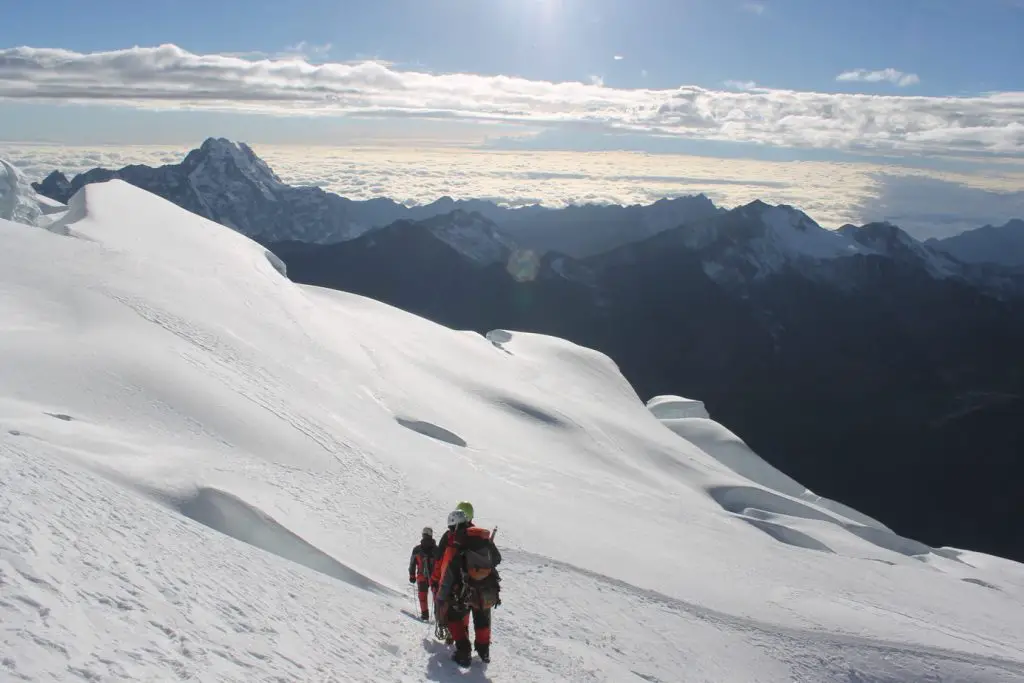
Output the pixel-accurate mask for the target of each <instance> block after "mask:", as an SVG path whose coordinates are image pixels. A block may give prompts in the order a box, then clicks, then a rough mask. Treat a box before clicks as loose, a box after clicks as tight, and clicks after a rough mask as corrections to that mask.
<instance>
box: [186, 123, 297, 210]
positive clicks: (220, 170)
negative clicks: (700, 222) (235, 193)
mask: <svg viewBox="0 0 1024 683" xmlns="http://www.w3.org/2000/svg"><path fill="white" fill-rule="evenodd" d="M182 166H183V167H184V168H185V169H186V170H187V172H188V175H189V178H190V180H191V181H192V182H193V183H195V184H196V185H197V186H201V187H204V188H206V189H207V191H209V190H211V189H213V190H216V189H219V188H221V187H222V186H223V187H224V190H225V191H227V190H229V188H230V186H231V184H232V183H236V182H238V181H239V180H243V179H244V180H245V181H248V182H249V183H251V184H252V185H254V186H256V187H257V188H258V189H259V191H260V192H261V193H262V194H263V195H264V197H266V198H267V199H273V198H274V191H275V190H280V189H282V188H283V187H287V186H286V185H285V184H284V183H282V182H281V179H280V178H278V177H277V175H276V174H275V173H274V172H273V171H272V170H271V169H270V167H269V166H268V165H267V164H266V162H265V161H263V160H262V159H260V158H259V157H258V156H256V153H255V152H253V151H252V148H251V147H249V145H247V144H245V143H244V142H239V143H235V142H232V141H230V140H227V139H225V138H207V139H206V140H205V141H204V142H203V144H202V145H201V146H200V147H199V149H195V150H192V151H191V152H189V154H188V156H186V157H185V161H184V162H183V163H182Z"/></svg>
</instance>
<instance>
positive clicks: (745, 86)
mask: <svg viewBox="0 0 1024 683" xmlns="http://www.w3.org/2000/svg"><path fill="white" fill-rule="evenodd" d="M722 85H724V86H725V87H726V88H729V89H731V90H753V89H754V88H756V87H757V83H755V82H754V81H726V82H725V83H723V84H722Z"/></svg>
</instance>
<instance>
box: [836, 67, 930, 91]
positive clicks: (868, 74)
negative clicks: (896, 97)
mask: <svg viewBox="0 0 1024 683" xmlns="http://www.w3.org/2000/svg"><path fill="white" fill-rule="evenodd" d="M836 80H837V81H856V82H861V83H881V82H883V81H884V82H888V83H892V84H893V85H898V86H899V87H901V88H905V87H906V86H908V85H917V84H918V83H920V82H921V79H920V78H918V76H917V74H911V73H904V72H903V71H900V70H899V69H892V68H889V69H879V70H877V71H868V70H867V69H853V70H851V71H844V72H843V73H841V74H839V75H838V76H836Z"/></svg>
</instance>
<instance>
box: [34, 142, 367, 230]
mask: <svg viewBox="0 0 1024 683" xmlns="http://www.w3.org/2000/svg"><path fill="white" fill-rule="evenodd" d="M113 178H118V179H120V180H124V181H125V182H128V183H130V184H132V185H135V186H137V187H140V188H142V189H144V190H147V191H149V192H152V193H153V194H155V195H158V196H160V197H163V198H165V199H167V200H170V201H172V202H174V203H175V204H177V205H178V206H180V207H182V208H184V209H187V210H189V211H191V212H193V213H196V214H198V215H200V216H203V217H204V218H208V219H210V220H213V221H216V222H218V223H221V224H223V225H226V226H228V227H230V228H233V229H235V230H237V231H238V232H240V233H242V234H243V235H246V236H247V237H251V238H253V239H256V240H260V241H277V240H284V239H293V240H303V241H309V242H327V241H336V240H344V239H351V238H353V237H356V236H358V235H360V234H362V233H363V232H366V231H367V230H369V229H370V228H371V227H372V225H371V224H367V223H365V222H363V221H362V220H361V218H362V217H361V216H360V215H359V213H358V212H356V211H352V209H351V204H352V202H351V201H350V200H348V199H345V198H343V197H339V196H338V195H335V194H331V193H328V192H324V191H323V190H321V189H320V188H316V187H292V186H290V185H286V184H285V183H283V182H281V179H280V178H278V177H277V175H275V174H274V172H273V171H272V170H271V169H270V167H269V166H267V164H266V163H264V162H263V160H261V159H260V158H259V157H258V156H256V154H255V153H254V152H253V151H252V149H251V148H250V147H249V146H248V145H246V144H244V143H240V144H236V143H233V142H231V141H229V140H225V139H223V138H209V139H207V140H206V141H205V142H204V143H203V144H202V146H201V147H200V148H199V149H195V150H192V151H191V152H189V153H188V155H187V156H186V157H185V159H184V160H183V161H182V162H181V163H180V164H168V165H165V166H160V167H157V168H153V167H151V166H144V165H133V166H125V167H124V168H122V169H120V170H116V171H113V170H109V169H104V168H95V169H92V170H90V171H86V172H85V173H82V174H80V175H77V176H75V178H74V179H72V180H70V181H69V180H68V179H67V178H66V177H65V176H64V175H63V174H62V173H60V172H54V173H51V174H50V175H49V176H47V177H46V179H45V180H43V181H42V182H41V183H37V184H35V185H34V187H35V189H36V191H37V192H39V193H40V194H42V195H45V196H47V197H50V198H52V199H55V200H57V201H60V202H67V201H68V199H69V198H70V197H71V195H73V194H74V193H75V192H77V191H78V190H79V189H80V188H81V187H82V186H83V185H87V184H90V183H97V182H103V181H106V180H111V179H113Z"/></svg>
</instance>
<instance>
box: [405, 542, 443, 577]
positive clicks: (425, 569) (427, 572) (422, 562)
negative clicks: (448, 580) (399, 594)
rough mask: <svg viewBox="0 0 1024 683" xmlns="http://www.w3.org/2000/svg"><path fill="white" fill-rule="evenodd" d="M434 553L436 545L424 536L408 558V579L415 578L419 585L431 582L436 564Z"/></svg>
mask: <svg viewBox="0 0 1024 683" xmlns="http://www.w3.org/2000/svg"><path fill="white" fill-rule="evenodd" d="M436 552H437V544H436V543H434V539H433V538H431V537H430V536H424V537H423V540H422V541H420V543H419V545H417V546H416V547H415V548H413V549H412V555H410V556H409V578H415V579H416V580H417V581H419V582H420V583H426V582H427V581H431V580H432V579H431V577H432V576H433V574H434V565H435V564H436V559H435V555H436Z"/></svg>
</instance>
